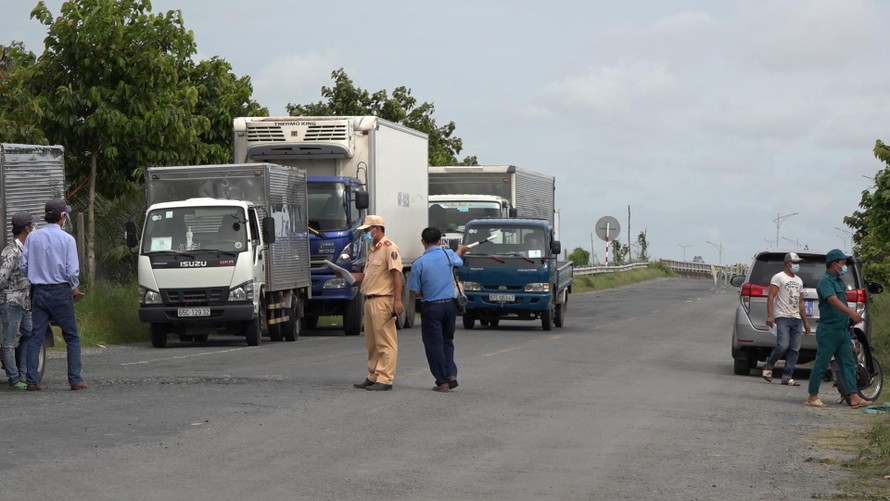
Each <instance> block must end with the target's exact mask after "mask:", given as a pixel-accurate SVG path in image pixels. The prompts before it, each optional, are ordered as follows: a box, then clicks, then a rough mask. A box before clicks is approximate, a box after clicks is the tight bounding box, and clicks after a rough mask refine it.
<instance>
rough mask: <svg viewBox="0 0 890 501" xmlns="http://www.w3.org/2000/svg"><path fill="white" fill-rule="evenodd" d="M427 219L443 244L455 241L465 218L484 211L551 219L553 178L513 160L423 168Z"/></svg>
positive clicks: (499, 215) (460, 235)
mask: <svg viewBox="0 0 890 501" xmlns="http://www.w3.org/2000/svg"><path fill="white" fill-rule="evenodd" d="M429 175H430V179H429V183H430V202H429V217H430V224H433V225H435V226H436V227H438V228H439V229H440V230H441V231H442V233H443V237H444V242H443V245H449V246H451V247H456V246H457V245H459V244H460V243H461V239H462V238H463V233H464V226H465V225H466V223H467V222H468V221H471V220H473V219H479V218H484V217H492V218H506V217H521V218H541V219H546V220H548V221H550V223H551V224H553V223H554V210H555V207H554V197H555V192H556V178H554V177H553V176H550V175H547V174H542V173H540V172H535V171H531V170H528V169H524V168H521V167H516V166H515V165H472V166H467V165H454V166H441V167H438V166H437V167H430V168H429Z"/></svg>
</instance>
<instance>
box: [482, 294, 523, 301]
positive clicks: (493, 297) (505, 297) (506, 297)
mask: <svg viewBox="0 0 890 501" xmlns="http://www.w3.org/2000/svg"><path fill="white" fill-rule="evenodd" d="M488 300H489V301H492V302H495V301H496V302H499V303H511V302H513V301H515V300H516V296H514V295H513V294H489V295H488Z"/></svg>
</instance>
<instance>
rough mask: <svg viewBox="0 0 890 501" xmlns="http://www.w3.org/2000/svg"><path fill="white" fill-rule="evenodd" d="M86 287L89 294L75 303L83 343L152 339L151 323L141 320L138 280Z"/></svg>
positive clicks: (63, 344) (103, 283) (58, 344)
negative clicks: (137, 294) (149, 331)
mask: <svg viewBox="0 0 890 501" xmlns="http://www.w3.org/2000/svg"><path fill="white" fill-rule="evenodd" d="M82 290H83V292H85V293H86V296H85V297H84V298H83V299H82V300H81V301H79V302H78V303H77V304H75V305H74V311H75V314H76V315H77V328H78V331H79V334H80V342H81V344H82V345H83V346H96V345H98V344H121V343H131V342H134V341H145V340H146V339H148V327H147V326H146V324H143V323H142V322H140V321H139V315H138V309H137V308H138V300H137V297H136V282H135V281H134V282H131V283H129V284H126V285H120V284H113V283H107V282H102V283H98V284H96V285H95V286H92V287H90V288H89V290H84V289H82ZM56 330H58V329H56ZM60 345H61V346H62V349H64V346H65V343H64V342H61V343H56V346H57V347H58V346H60Z"/></svg>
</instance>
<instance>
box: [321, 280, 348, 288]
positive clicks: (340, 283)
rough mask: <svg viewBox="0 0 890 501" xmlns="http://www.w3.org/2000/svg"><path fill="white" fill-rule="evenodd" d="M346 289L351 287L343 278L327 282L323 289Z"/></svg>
mask: <svg viewBox="0 0 890 501" xmlns="http://www.w3.org/2000/svg"><path fill="white" fill-rule="evenodd" d="M346 287H349V284H348V283H346V280H343V279H342V278H332V279H330V280H325V282H324V285H322V288H323V289H345V288H346Z"/></svg>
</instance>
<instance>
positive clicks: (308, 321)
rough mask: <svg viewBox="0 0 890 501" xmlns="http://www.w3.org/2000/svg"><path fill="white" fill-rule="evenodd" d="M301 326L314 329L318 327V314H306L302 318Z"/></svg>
mask: <svg viewBox="0 0 890 501" xmlns="http://www.w3.org/2000/svg"><path fill="white" fill-rule="evenodd" d="M300 327H301V328H303V329H314V328H316V327H318V315H304V316H303V318H301V319H300Z"/></svg>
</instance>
